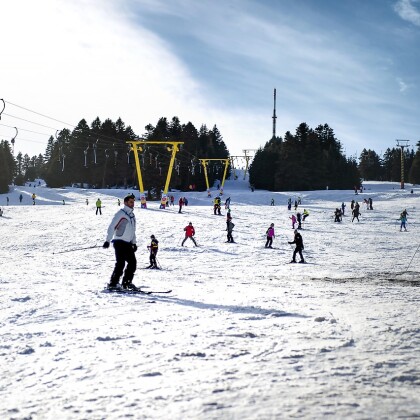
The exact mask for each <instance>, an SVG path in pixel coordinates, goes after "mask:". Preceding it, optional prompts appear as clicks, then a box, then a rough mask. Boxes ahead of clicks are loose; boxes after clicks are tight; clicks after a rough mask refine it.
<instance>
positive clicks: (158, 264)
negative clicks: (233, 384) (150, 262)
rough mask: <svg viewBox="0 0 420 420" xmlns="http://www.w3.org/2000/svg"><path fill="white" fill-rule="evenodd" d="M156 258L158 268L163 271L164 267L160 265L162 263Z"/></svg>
mask: <svg viewBox="0 0 420 420" xmlns="http://www.w3.org/2000/svg"><path fill="white" fill-rule="evenodd" d="M155 258H156V263H157V266H158V267H159V268H160V269H161V270H162V266H161V265H160V262H159V260H158V259H157V257H155Z"/></svg>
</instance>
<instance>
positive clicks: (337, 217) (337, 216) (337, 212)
mask: <svg viewBox="0 0 420 420" xmlns="http://www.w3.org/2000/svg"><path fill="white" fill-rule="evenodd" d="M334 217H335V218H334V222H341V221H342V220H343V219H342V217H341V210H340V209H339V208H338V207H337V208H336V209H335V212H334Z"/></svg>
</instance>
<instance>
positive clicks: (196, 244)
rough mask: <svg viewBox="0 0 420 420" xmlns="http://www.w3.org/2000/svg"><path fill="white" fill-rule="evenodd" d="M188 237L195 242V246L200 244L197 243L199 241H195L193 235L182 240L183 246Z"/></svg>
mask: <svg viewBox="0 0 420 420" xmlns="http://www.w3.org/2000/svg"><path fill="white" fill-rule="evenodd" d="M188 238H190V239H191V240H192V241H193V242H194V245H195V246H198V245H197V242H195V239H194V238H193V237H192V236H186V237H185V238H184V240H183V241H182V244H181V246H184V244H185V241H186V240H187V239H188Z"/></svg>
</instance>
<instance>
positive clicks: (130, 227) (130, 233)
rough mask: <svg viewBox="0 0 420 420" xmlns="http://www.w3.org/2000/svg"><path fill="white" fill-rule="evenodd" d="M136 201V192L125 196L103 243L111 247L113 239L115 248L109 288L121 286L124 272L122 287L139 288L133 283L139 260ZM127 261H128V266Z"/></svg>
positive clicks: (113, 288)
mask: <svg viewBox="0 0 420 420" xmlns="http://www.w3.org/2000/svg"><path fill="white" fill-rule="evenodd" d="M134 202H135V196H134V194H129V195H127V196H125V198H124V207H123V208H122V209H120V210H118V211H117V213H115V216H114V217H113V219H112V221H111V224H110V225H109V227H108V231H107V236H106V240H105V242H104V244H103V247H104V248H105V249H106V248H109V243H110V242H111V239H112V243H113V245H114V249H115V258H116V263H115V268H114V271H113V273H112V275H111V280H110V282H109V283H108V289H110V290H115V289H117V288H119V281H120V277H121V276H122V274H123V272H124V276H123V279H122V288H123V289H132V290H137V287H136V286H135V285H134V284H133V283H132V281H133V277H134V273H135V271H136V268H137V260H136V256H135V254H134V253H135V252H136V251H137V244H136V217H135V215H134ZM125 263H127V266H126V267H125ZM124 267H125V270H124Z"/></svg>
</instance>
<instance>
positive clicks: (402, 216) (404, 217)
mask: <svg viewBox="0 0 420 420" xmlns="http://www.w3.org/2000/svg"><path fill="white" fill-rule="evenodd" d="M398 220H400V221H401V225H400V232H402V229H403V228H404V231H405V232H407V228H406V226H405V224H406V223H407V212H405V213H404V212H402V213H401V214H400V218H399V219H398Z"/></svg>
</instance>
